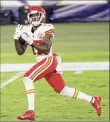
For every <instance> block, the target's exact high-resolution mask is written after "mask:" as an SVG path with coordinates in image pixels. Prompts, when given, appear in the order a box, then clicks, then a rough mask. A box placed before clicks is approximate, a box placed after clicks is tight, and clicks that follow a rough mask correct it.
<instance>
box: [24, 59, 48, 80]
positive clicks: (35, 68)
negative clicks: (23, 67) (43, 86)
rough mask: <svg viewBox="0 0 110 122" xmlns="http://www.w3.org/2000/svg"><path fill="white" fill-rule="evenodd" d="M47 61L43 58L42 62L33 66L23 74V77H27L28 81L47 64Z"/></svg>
mask: <svg viewBox="0 0 110 122" xmlns="http://www.w3.org/2000/svg"><path fill="white" fill-rule="evenodd" d="M47 61H48V59H47V58H45V59H44V60H42V61H40V62H38V63H36V64H35V65H33V66H32V67H31V68H30V69H29V70H28V71H27V72H26V73H25V74H24V77H29V78H30V79H31V78H32V77H33V76H34V74H35V73H36V71H38V70H40V69H41V67H43V66H45V64H46V63H47Z"/></svg>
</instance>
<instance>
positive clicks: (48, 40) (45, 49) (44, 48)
mask: <svg viewBox="0 0 110 122" xmlns="http://www.w3.org/2000/svg"><path fill="white" fill-rule="evenodd" d="M52 40H53V34H46V35H45V36H44V37H43V39H42V44H41V45H37V44H36V42H35V41H34V42H33V43H32V44H31V46H32V47H34V48H36V49H37V50H38V51H40V52H42V53H44V54H46V55H47V54H48V53H49V51H50V48H51V45H52Z"/></svg>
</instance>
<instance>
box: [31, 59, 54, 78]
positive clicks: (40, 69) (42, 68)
mask: <svg viewBox="0 0 110 122" xmlns="http://www.w3.org/2000/svg"><path fill="white" fill-rule="evenodd" d="M51 59H52V58H51V57H49V59H48V61H47V63H46V64H45V65H44V66H42V67H40V68H39V69H38V70H37V71H36V72H35V73H34V74H33V75H32V76H31V77H30V78H31V79H32V80H33V78H34V77H35V76H36V75H37V74H38V73H40V72H41V71H42V70H44V69H45V68H46V67H47V66H48V65H49V64H50V62H51Z"/></svg>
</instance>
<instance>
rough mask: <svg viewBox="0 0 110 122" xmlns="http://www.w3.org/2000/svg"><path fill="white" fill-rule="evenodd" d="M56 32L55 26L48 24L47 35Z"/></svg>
mask: <svg viewBox="0 0 110 122" xmlns="http://www.w3.org/2000/svg"><path fill="white" fill-rule="evenodd" d="M54 33H55V28H54V26H53V25H52V24H47V25H46V27H45V35H46V34H54Z"/></svg>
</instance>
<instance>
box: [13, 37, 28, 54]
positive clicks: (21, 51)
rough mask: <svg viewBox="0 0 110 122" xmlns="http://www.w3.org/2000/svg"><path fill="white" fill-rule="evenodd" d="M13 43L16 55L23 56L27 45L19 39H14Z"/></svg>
mask: <svg viewBox="0 0 110 122" xmlns="http://www.w3.org/2000/svg"><path fill="white" fill-rule="evenodd" d="M14 43H15V49H16V52H17V54H18V55H23V54H24V52H25V50H26V48H27V45H28V44H27V43H26V42H25V41H24V40H23V39H22V38H21V37H20V38H19V39H14Z"/></svg>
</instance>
